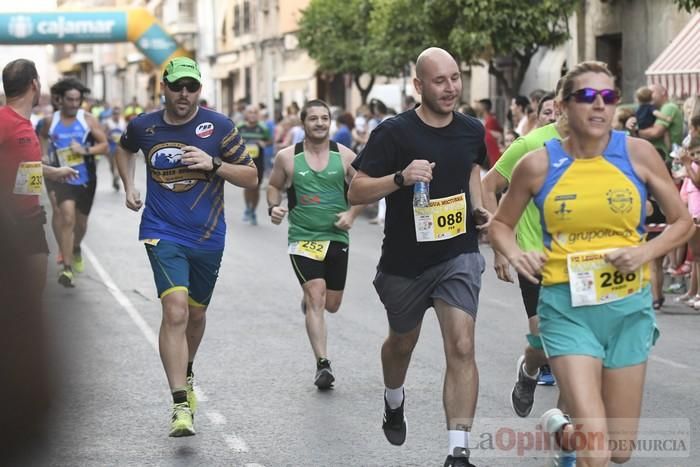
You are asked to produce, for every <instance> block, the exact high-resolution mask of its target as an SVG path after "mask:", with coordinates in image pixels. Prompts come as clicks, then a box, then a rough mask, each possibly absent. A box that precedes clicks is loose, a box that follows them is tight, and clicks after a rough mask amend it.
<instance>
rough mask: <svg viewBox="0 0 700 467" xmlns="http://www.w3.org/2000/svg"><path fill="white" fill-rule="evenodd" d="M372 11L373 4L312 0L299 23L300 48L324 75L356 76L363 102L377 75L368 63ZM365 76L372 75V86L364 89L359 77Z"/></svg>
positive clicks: (361, 0) (358, 0) (365, 0)
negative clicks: (341, 74) (364, 74)
mask: <svg viewBox="0 0 700 467" xmlns="http://www.w3.org/2000/svg"><path fill="white" fill-rule="evenodd" d="M371 10H372V1H371V0H345V1H344V2H337V1H336V0H312V1H311V2H310V3H309V6H308V7H307V8H306V9H305V10H303V11H302V16H301V19H300V21H299V33H298V38H299V45H300V46H301V47H303V48H304V49H306V50H307V52H308V53H309V56H310V57H311V58H313V59H314V60H316V62H317V63H318V66H319V69H320V70H321V71H323V72H326V73H330V74H338V73H350V74H351V75H353V78H354V79H355V83H356V84H357V87H358V89H359V90H360V93H361V94H362V100H363V102H364V101H365V100H366V98H367V94H369V91H370V90H371V88H372V84H373V83H374V75H375V74H376V73H373V72H372V71H371V70H369V69H368V68H367V67H366V66H365V63H364V61H365V56H366V54H367V44H368V42H369V34H368V29H367V25H368V23H369V17H370V12H371ZM365 72H368V73H370V75H371V79H370V83H369V85H367V86H361V84H360V80H359V77H360V76H361V75H362V74H363V73H365Z"/></svg>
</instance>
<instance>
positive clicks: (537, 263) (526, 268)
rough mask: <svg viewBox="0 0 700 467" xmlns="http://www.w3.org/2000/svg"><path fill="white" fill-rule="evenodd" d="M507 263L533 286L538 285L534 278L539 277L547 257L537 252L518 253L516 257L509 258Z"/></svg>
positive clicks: (537, 280)
mask: <svg viewBox="0 0 700 467" xmlns="http://www.w3.org/2000/svg"><path fill="white" fill-rule="evenodd" d="M509 261H510V264H512V265H513V267H514V268H515V270H516V271H518V272H519V273H520V274H521V275H522V276H524V277H525V278H526V279H527V280H529V281H530V282H532V283H533V284H539V283H540V281H539V279H538V278H537V277H536V276H540V275H541V272H542V268H543V267H544V263H545V262H546V261H547V257H546V256H545V255H544V253H541V252H539V251H528V252H527V253H523V252H520V253H519V254H517V255H516V256H513V257H511V258H509Z"/></svg>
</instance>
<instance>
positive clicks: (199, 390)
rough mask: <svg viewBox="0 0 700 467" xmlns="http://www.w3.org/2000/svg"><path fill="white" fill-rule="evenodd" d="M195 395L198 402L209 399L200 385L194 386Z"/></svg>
mask: <svg viewBox="0 0 700 467" xmlns="http://www.w3.org/2000/svg"><path fill="white" fill-rule="evenodd" d="M194 394H195V396H197V400H198V401H205V402H206V401H208V400H209V398H208V397H207V394H206V393H205V392H204V391H203V390H202V388H201V387H199V385H198V384H196V385H195V386H194Z"/></svg>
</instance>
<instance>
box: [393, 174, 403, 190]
mask: <svg viewBox="0 0 700 467" xmlns="http://www.w3.org/2000/svg"><path fill="white" fill-rule="evenodd" d="M394 183H396V184H397V185H398V186H400V187H403V174H402V173H401V171H400V170H398V171H397V172H396V173H395V174H394Z"/></svg>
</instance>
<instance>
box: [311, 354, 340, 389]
mask: <svg viewBox="0 0 700 467" xmlns="http://www.w3.org/2000/svg"><path fill="white" fill-rule="evenodd" d="M333 381H335V376H333V370H332V369H331V362H330V360H326V359H325V358H319V359H318V362H317V363H316V378H315V379H314V384H315V385H316V386H318V388H319V389H330V388H332V387H333Z"/></svg>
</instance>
